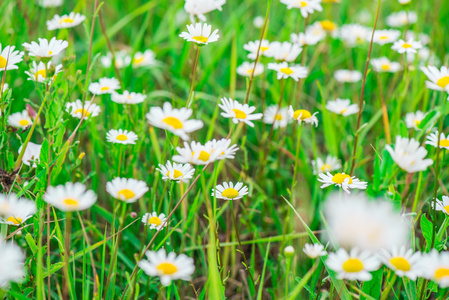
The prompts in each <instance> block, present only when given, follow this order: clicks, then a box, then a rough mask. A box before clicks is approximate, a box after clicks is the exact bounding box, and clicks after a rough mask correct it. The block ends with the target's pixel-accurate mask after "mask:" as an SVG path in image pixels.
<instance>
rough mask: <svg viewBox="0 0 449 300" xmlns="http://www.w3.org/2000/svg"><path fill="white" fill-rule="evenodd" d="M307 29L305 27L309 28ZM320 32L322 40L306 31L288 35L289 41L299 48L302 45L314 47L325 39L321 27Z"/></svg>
mask: <svg viewBox="0 0 449 300" xmlns="http://www.w3.org/2000/svg"><path fill="white" fill-rule="evenodd" d="M309 27H310V26H309ZM309 27H307V28H309ZM320 30H321V32H323V37H322V38H321V36H317V35H312V34H308V33H307V30H306V33H303V32H300V33H298V34H296V33H292V34H290V41H291V42H292V43H294V44H297V45H299V46H301V47H302V46H304V45H315V44H317V43H318V42H320V41H322V40H323V39H324V37H326V33H325V31H324V30H323V29H322V28H321V27H320Z"/></svg>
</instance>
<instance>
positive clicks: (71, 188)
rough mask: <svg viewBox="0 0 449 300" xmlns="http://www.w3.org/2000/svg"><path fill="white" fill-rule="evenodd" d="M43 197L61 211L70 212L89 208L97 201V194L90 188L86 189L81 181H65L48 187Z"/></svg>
mask: <svg viewBox="0 0 449 300" xmlns="http://www.w3.org/2000/svg"><path fill="white" fill-rule="evenodd" d="M43 199H44V201H45V202H47V203H48V204H51V205H53V206H54V207H56V208H58V209H60V210H62V211H66V212H70V211H80V210H85V209H88V208H90V207H91V206H92V205H94V203H95V202H96V201H97V195H96V194H95V193H94V191H92V190H86V186H85V185H84V184H82V183H79V182H77V183H72V182H67V183H66V184H65V185H58V186H56V187H53V186H50V187H48V188H47V191H46V192H45V195H44V197H43Z"/></svg>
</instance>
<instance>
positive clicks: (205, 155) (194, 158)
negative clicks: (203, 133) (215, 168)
mask: <svg viewBox="0 0 449 300" xmlns="http://www.w3.org/2000/svg"><path fill="white" fill-rule="evenodd" d="M213 150H214V149H213V148H212V143H206V144H205V145H202V144H201V143H197V142H191V143H190V144H189V143H187V142H184V148H181V147H176V151H177V152H178V154H177V155H174V156H173V158H172V160H173V161H175V162H178V163H182V164H185V163H190V164H193V165H207V164H209V163H212V162H214V161H215V160H217V157H218V156H219V155H220V154H221V152H222V151H220V150H217V149H215V151H213Z"/></svg>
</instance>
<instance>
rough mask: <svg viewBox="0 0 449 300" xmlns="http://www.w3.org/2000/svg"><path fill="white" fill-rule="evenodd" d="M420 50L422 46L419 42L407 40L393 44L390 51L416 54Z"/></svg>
mask: <svg viewBox="0 0 449 300" xmlns="http://www.w3.org/2000/svg"><path fill="white" fill-rule="evenodd" d="M421 48H422V44H421V42H420V41H415V40H413V39H408V40H407V41H404V40H402V39H401V40H399V41H397V42H395V43H394V44H393V46H392V47H391V49H393V50H395V51H396V52H398V53H400V54H402V53H416V52H418V51H417V50H419V49H421Z"/></svg>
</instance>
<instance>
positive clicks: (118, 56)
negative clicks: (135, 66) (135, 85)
mask: <svg viewBox="0 0 449 300" xmlns="http://www.w3.org/2000/svg"><path fill="white" fill-rule="evenodd" d="M112 61H115V63H114V66H115V67H116V68H117V69H121V68H124V67H126V66H127V65H129V64H130V62H131V56H130V55H129V54H128V51H127V50H119V51H115V52H114V55H112V53H111V52H108V53H106V55H104V56H101V57H100V62H101V64H102V65H103V67H105V68H109V67H110V66H112Z"/></svg>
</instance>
